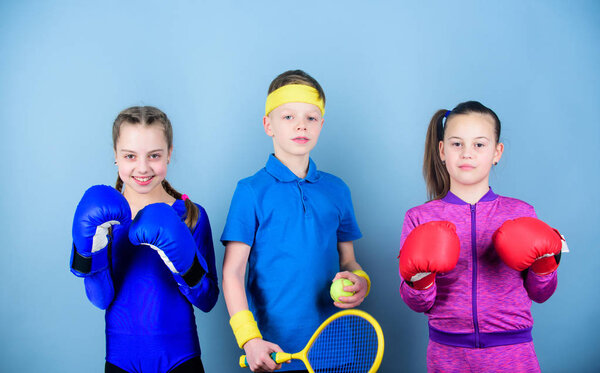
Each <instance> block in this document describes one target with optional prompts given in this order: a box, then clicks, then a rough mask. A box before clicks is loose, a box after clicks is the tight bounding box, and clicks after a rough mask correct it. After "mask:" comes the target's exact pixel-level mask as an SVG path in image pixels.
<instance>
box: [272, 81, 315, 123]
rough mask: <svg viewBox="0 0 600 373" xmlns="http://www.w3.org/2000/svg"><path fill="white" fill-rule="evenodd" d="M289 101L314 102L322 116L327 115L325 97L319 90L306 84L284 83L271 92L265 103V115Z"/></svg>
mask: <svg viewBox="0 0 600 373" xmlns="http://www.w3.org/2000/svg"><path fill="white" fill-rule="evenodd" d="M288 102H304V103H307V104H313V105H315V106H317V107H318V108H319V109H321V116H323V115H325V104H324V103H323V99H322V98H321V97H319V92H318V91H317V90H316V89H314V88H313V87H310V86H307V85H304V84H288V85H284V86H283V87H279V88H277V89H276V90H274V91H273V92H271V93H269V95H268V96H267V102H266V104H265V115H269V113H270V112H272V111H273V109H275V108H276V107H278V106H281V105H283V104H287V103H288Z"/></svg>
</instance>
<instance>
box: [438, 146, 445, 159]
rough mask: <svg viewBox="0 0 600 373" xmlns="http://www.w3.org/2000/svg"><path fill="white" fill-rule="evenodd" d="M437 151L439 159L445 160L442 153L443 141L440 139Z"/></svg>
mask: <svg viewBox="0 0 600 373" xmlns="http://www.w3.org/2000/svg"><path fill="white" fill-rule="evenodd" d="M438 148H439V152H440V159H441V160H442V162H444V161H445V160H446V155H445V154H444V142H443V141H440V142H439V145H438Z"/></svg>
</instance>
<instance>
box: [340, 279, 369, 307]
mask: <svg viewBox="0 0 600 373" xmlns="http://www.w3.org/2000/svg"><path fill="white" fill-rule="evenodd" d="M340 278H345V279H347V280H350V281H352V283H353V284H354V285H350V286H345V287H344V290H345V291H349V292H354V295H352V296H350V297H340V298H339V299H340V301H339V302H333V305H334V306H336V307H338V308H354V307H357V306H359V305H360V304H361V303H362V302H363V300H364V299H365V297H366V296H367V288H368V286H369V285H368V284H367V280H366V279H365V278H363V277H361V276H357V275H355V274H354V273H352V272H348V271H344V272H338V273H337V274H336V275H335V277H334V278H333V281H335V280H337V279H340Z"/></svg>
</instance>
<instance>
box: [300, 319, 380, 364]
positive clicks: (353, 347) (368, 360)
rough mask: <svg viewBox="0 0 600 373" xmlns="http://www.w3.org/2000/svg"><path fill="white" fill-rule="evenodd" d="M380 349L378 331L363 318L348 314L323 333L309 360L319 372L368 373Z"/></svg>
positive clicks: (309, 352)
mask: <svg viewBox="0 0 600 373" xmlns="http://www.w3.org/2000/svg"><path fill="white" fill-rule="evenodd" d="M377 349H378V339H377V332H376V330H375V328H374V327H373V326H372V325H371V323H370V322H369V321H367V320H366V319H364V318H362V317H360V316H355V315H345V316H342V317H340V318H337V319H335V320H333V321H332V322H331V323H330V324H329V325H327V326H326V327H325V328H324V329H323V330H322V331H321V333H320V334H319V336H318V337H317V338H316V339H315V341H314V342H313V344H312V346H311V347H310V349H309V351H308V355H307V358H308V361H309V363H310V365H311V367H312V369H313V370H314V371H315V372H316V373H362V372H365V373H367V372H369V370H370V369H371V367H372V366H373V363H374V362H375V359H376V356H377Z"/></svg>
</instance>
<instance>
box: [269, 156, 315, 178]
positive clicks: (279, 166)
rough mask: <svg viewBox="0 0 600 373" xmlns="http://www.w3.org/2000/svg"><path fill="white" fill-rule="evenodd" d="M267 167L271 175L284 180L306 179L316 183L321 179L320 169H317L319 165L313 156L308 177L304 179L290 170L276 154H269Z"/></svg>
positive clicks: (309, 161)
mask: <svg viewBox="0 0 600 373" xmlns="http://www.w3.org/2000/svg"><path fill="white" fill-rule="evenodd" d="M265 169H266V170H267V172H268V173H269V174H270V175H271V176H273V177H274V178H276V179H277V180H279V181H283V182H291V181H298V180H306V181H309V182H311V183H314V182H316V181H317V180H319V171H317V166H316V165H315V162H313V160H312V158H309V159H308V172H307V173H306V177H305V178H304V179H301V178H299V177H298V176H296V175H294V173H293V172H292V171H290V169H289V168H287V166H286V165H284V164H283V163H281V161H280V160H279V159H277V157H275V154H270V155H269V159H268V160H267V165H266V166H265Z"/></svg>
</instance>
